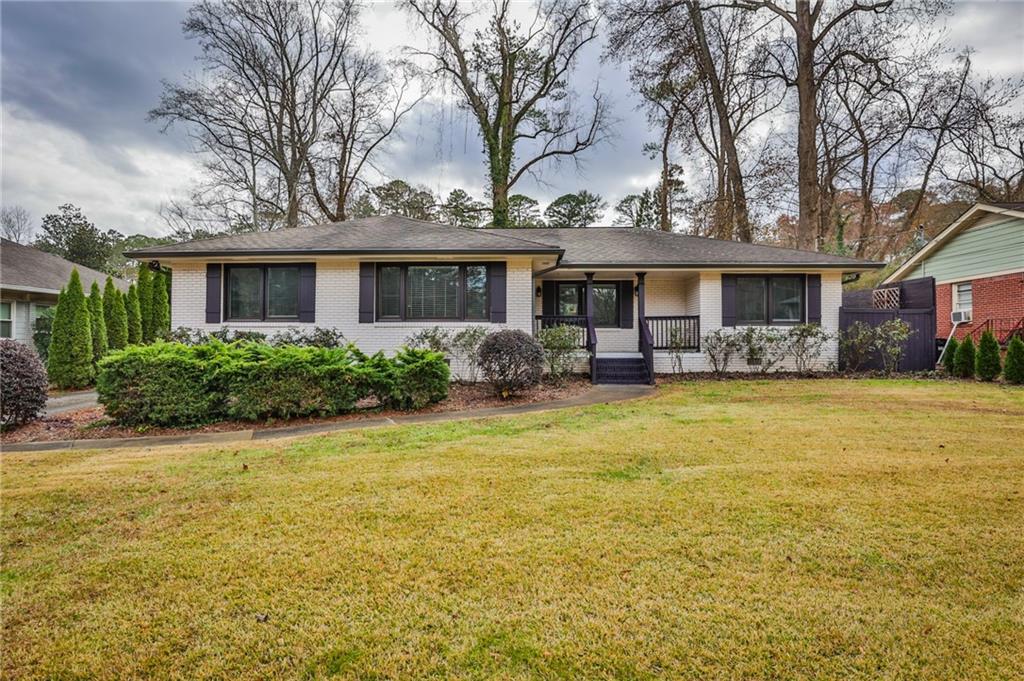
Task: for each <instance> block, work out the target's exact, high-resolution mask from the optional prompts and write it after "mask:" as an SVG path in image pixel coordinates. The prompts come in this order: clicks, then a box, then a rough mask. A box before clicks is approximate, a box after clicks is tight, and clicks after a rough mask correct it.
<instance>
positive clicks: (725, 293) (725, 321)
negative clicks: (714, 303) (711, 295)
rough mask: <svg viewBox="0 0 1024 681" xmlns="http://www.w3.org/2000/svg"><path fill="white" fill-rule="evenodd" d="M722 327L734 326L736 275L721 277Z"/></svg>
mask: <svg viewBox="0 0 1024 681" xmlns="http://www.w3.org/2000/svg"><path fill="white" fill-rule="evenodd" d="M722 326H736V275H735V274H723V275H722Z"/></svg>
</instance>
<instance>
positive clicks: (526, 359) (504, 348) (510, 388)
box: [480, 329, 544, 397]
mask: <svg viewBox="0 0 1024 681" xmlns="http://www.w3.org/2000/svg"><path fill="white" fill-rule="evenodd" d="M480 370H481V371H482V372H483V375H484V378H486V379H487V380H488V381H489V382H490V383H491V385H492V386H493V387H494V390H495V392H497V393H498V394H499V395H501V396H502V397H509V396H510V395H514V394H516V393H517V392H520V391H522V390H525V389H526V388H529V387H531V386H534V385H537V383H539V382H540V377H541V374H542V373H543V372H544V348H543V347H541V344H540V343H538V342H537V339H535V338H534V337H533V336H531V335H530V334H528V333H526V332H524V331H520V330H518V329H514V330H513V329H506V330H504V331H498V332H496V333H492V334H490V335H489V336H487V338H485V339H484V341H483V342H482V343H481V344H480Z"/></svg>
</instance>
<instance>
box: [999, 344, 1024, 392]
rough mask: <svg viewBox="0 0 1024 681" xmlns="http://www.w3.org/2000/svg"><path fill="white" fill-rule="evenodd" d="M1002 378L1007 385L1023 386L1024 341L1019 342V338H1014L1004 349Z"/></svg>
mask: <svg viewBox="0 0 1024 681" xmlns="http://www.w3.org/2000/svg"><path fill="white" fill-rule="evenodd" d="M1003 378H1005V379H1006V382H1007V383H1013V384H1014V385H1021V384H1024V340H1021V338H1020V336H1014V337H1013V340H1011V341H1010V346H1009V347H1008V348H1006V364H1005V365H1004V366H1003Z"/></svg>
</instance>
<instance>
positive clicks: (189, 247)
mask: <svg viewBox="0 0 1024 681" xmlns="http://www.w3.org/2000/svg"><path fill="white" fill-rule="evenodd" d="M405 253H409V254H460V253H465V254H472V253H523V254H544V253H547V254H553V255H561V256H562V259H561V264H562V265H568V266H583V265H593V266H605V267H611V266H616V265H618V266H623V267H658V266H660V267H751V266H761V267H799V266H813V267H826V268H827V267H836V268H843V267H848V268H856V269H864V268H871V267H881V266H882V263H872V262H868V261H866V260H860V259H857V258H846V257H840V256H834V255H828V254H825V253H814V252H810V251H798V250H795V249H791V248H778V247H774V246H762V245H758V244H746V243H739V242H736V241H721V240H716V239H705V238H703V237H695V236H688V235H685V234H678V233H668V232H657V231H647V230H632V229H618V228H607V227H602V228H591V229H522V230H508V229H465V228H461V227H452V226H450V225H439V224H436V223H432V222H424V221H422V220H413V219H410V218H404V217H399V216H393V215H392V216H381V217H372V218H362V219H359V220H349V221H347V222H333V223H328V224H325V225H317V226H313V227H299V228H295V229H282V230H277V231H274V232H253V233H248V234H235V235H231V236H223V237H216V238H213V239H202V240H199V241H189V242H185V243H181V244H172V245H168V246H154V247H150V248H144V249H140V250H137V251H130V252H129V253H127V255H129V256H132V257H146V258H161V257H175V256H176V257H182V256H185V257H187V256H207V257H209V256H214V257H216V256H232V255H234V256H240V255H252V256H258V255H326V254H351V255H363V254H365V255H388V254H395V255H398V254H405Z"/></svg>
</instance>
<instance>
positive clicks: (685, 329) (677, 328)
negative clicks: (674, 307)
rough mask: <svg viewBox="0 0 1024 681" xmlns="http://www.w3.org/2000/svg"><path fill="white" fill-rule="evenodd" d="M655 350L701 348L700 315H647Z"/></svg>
mask: <svg viewBox="0 0 1024 681" xmlns="http://www.w3.org/2000/svg"><path fill="white" fill-rule="evenodd" d="M647 325H648V326H649V327H650V329H651V337H652V339H653V342H652V345H653V347H654V349H655V350H672V349H679V350H693V351H697V350H700V316H698V315H675V316H654V317H652V316H650V315H648V316H647Z"/></svg>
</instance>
